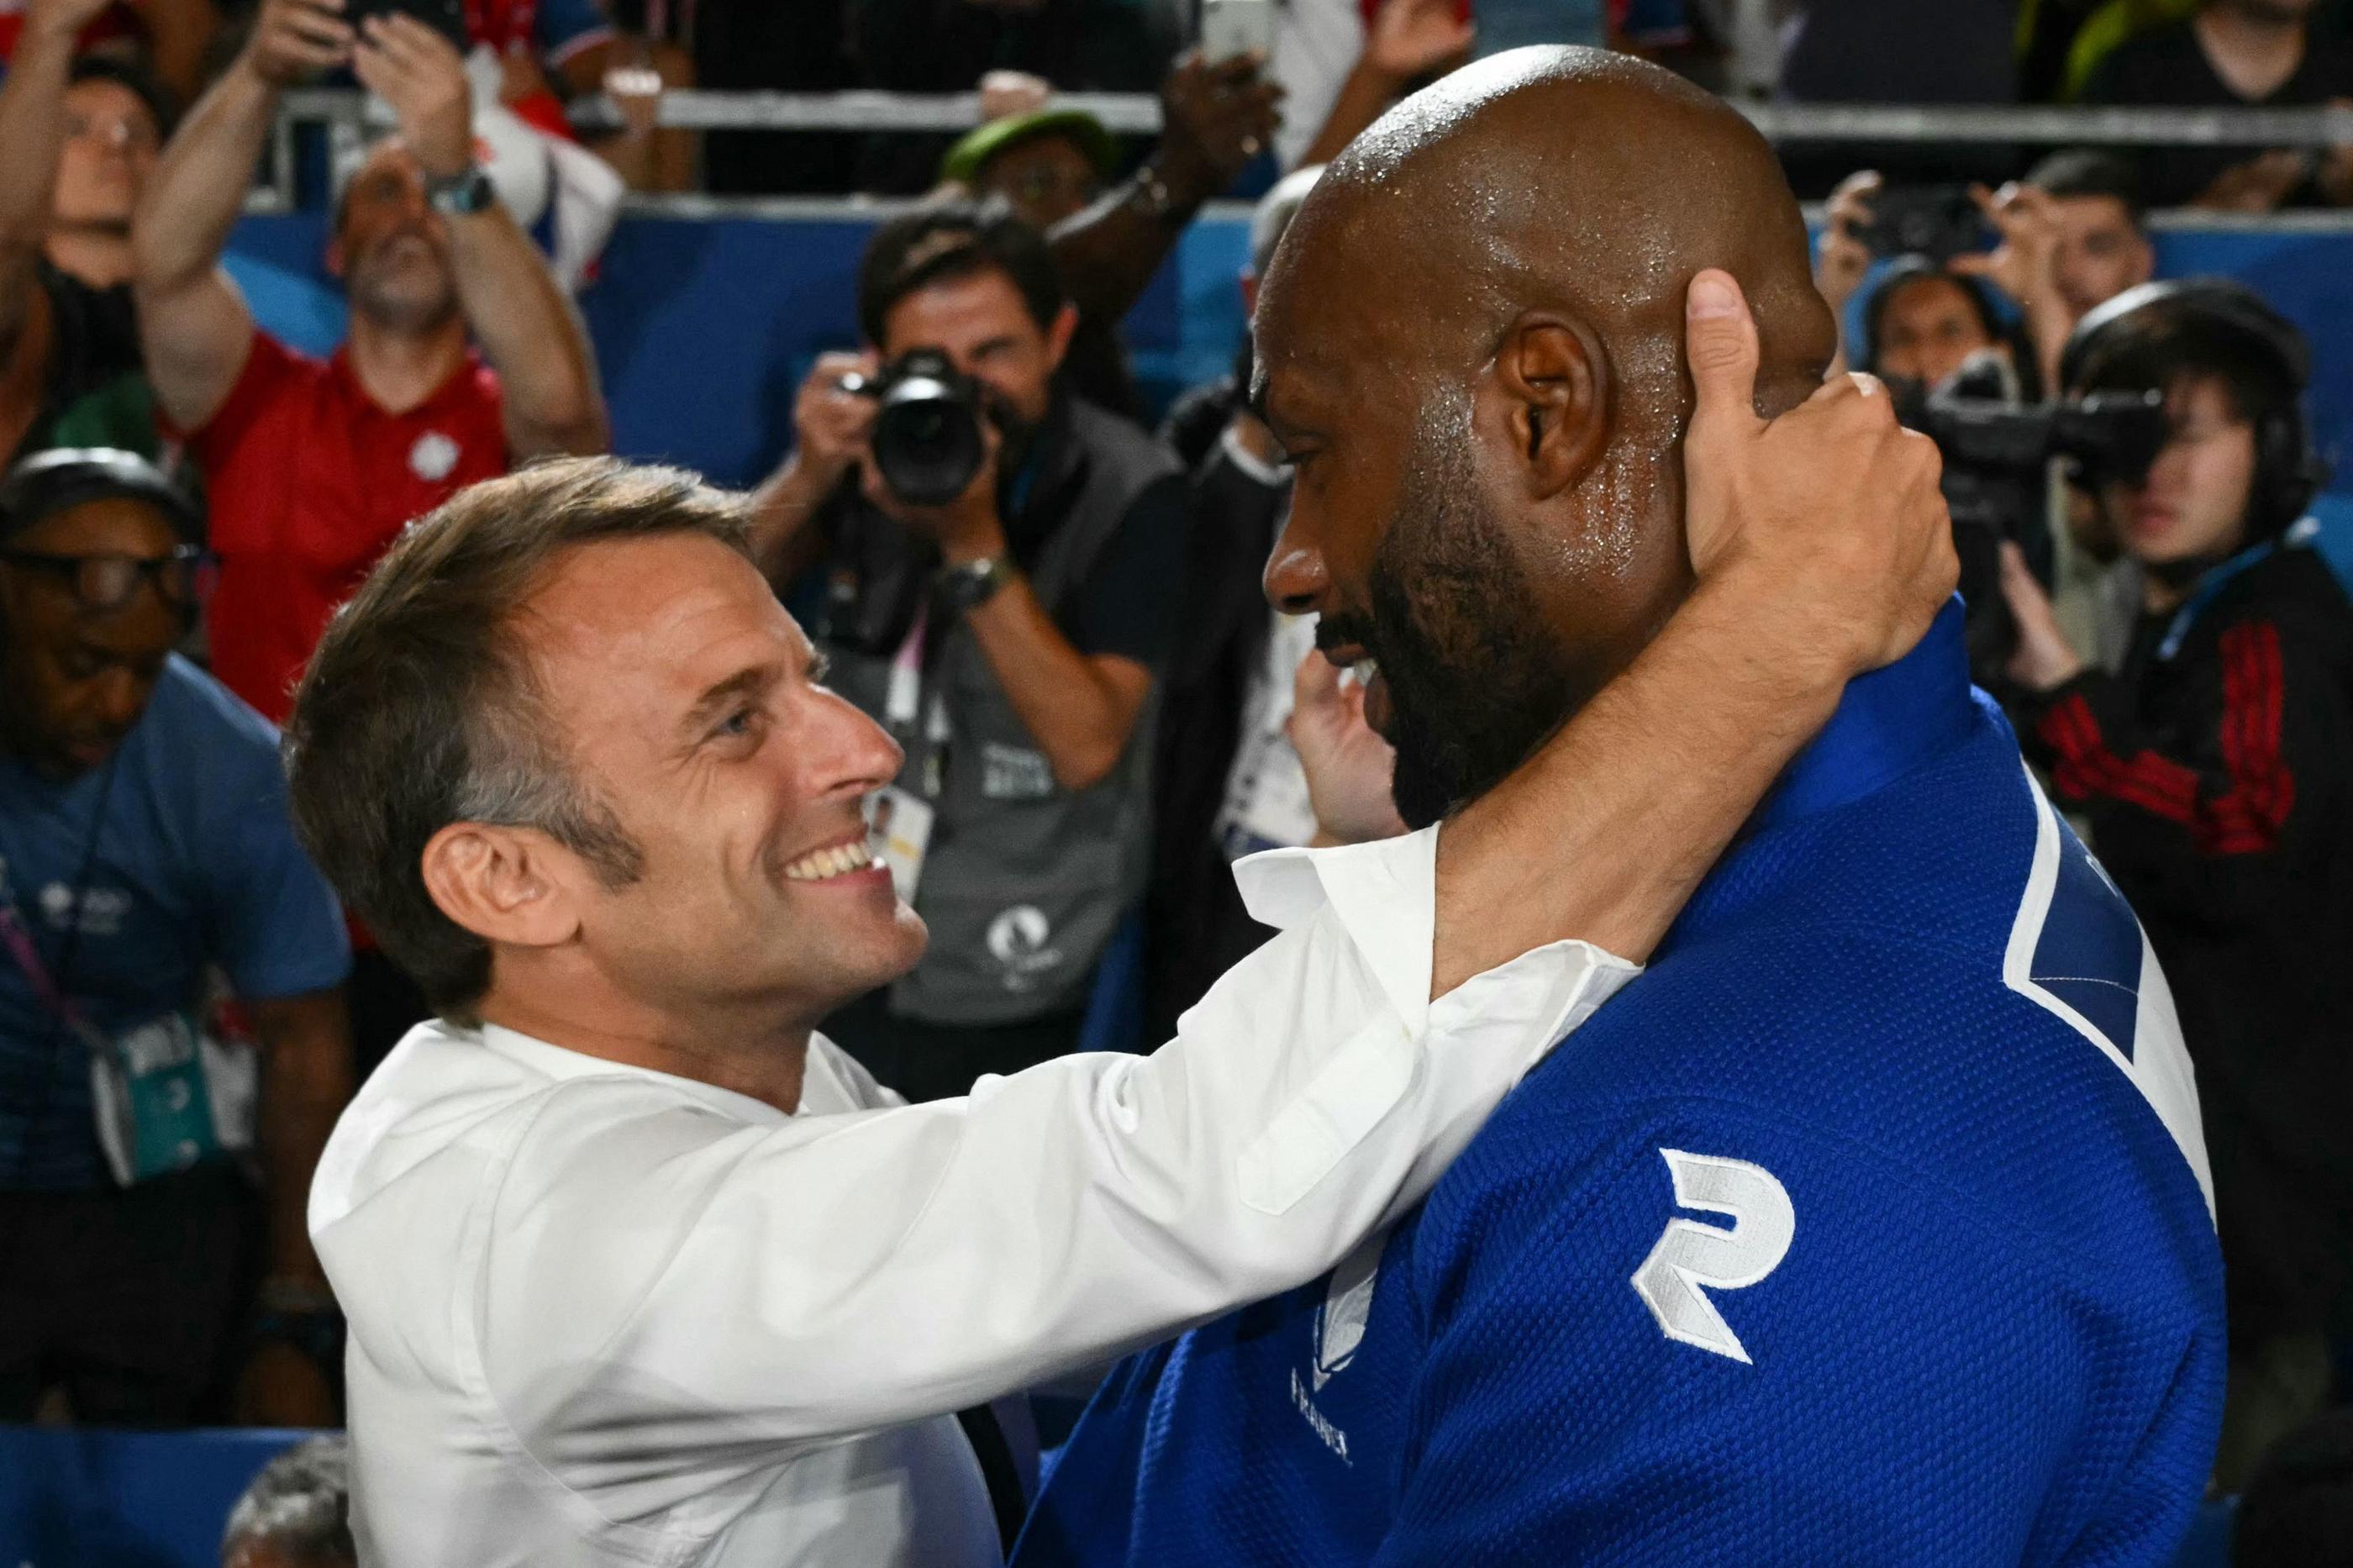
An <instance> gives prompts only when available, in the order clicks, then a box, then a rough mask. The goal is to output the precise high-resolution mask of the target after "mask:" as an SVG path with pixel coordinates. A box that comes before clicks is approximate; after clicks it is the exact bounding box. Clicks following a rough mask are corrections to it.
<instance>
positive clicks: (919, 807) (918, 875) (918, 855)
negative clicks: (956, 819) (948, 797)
mask: <svg viewBox="0 0 2353 1568" xmlns="http://www.w3.org/2000/svg"><path fill="white" fill-rule="evenodd" d="M937 816H939V808H938V807H936V806H934V805H933V804H932V803H931V802H930V801H928V800H925V799H924V798H923V796H922V795H917V794H916V793H915V792H914V791H913V790H905V789H901V788H900V787H899V786H898V785H897V784H889V785H886V786H884V787H883V788H881V789H879V790H876V791H875V792H874V793H873V794H872V795H868V796H867V797H866V837H867V844H868V846H869V847H871V849H872V851H873V853H874V855H875V858H878V859H880V860H881V862H882V864H884V865H885V866H888V867H889V868H891V886H892V890H894V891H895V892H897V893H898V895H899V897H901V898H902V899H904V900H906V901H907V902H908V903H911V904H912V903H913V902H914V901H915V888H916V884H917V883H919V882H920V881H921V880H922V879H923V851H924V850H925V849H926V848H927V847H930V845H931V842H932V823H933V821H934V819H935V818H936V817H937Z"/></svg>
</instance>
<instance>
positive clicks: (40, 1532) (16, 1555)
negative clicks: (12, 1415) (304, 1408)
mask: <svg viewBox="0 0 2353 1568" xmlns="http://www.w3.org/2000/svg"><path fill="white" fill-rule="evenodd" d="M303 1436H306V1434H304V1433H301V1432H273V1431H220V1432H211V1431H200V1432H114V1431H106V1430H102V1429H99V1428H94V1427H69V1426H0V1563H7V1564H8V1565H9V1568H18V1565H19V1564H22V1565H24V1568H216V1564H218V1563H219V1562H220V1537H221V1526H222V1525H223V1524H225V1523H227V1520H228V1510H230V1509H231V1508H233V1507H235V1506H236V1503H237V1498H238V1497H239V1496H240V1495H242V1494H243V1493H244V1491H245V1489H246V1488H247V1486H248V1485H249V1484H250V1483H251V1482H252V1480H253V1477H254V1473H255V1472H256V1471H258V1470H259V1469H260V1468H261V1467H262V1466H263V1465H265V1464H267V1463H269V1460H270V1459H271V1458H274V1457H275V1456H276V1455H277V1454H278V1453H279V1452H280V1450H281V1449H284V1448H286V1447H290V1445H292V1444H293V1443H294V1442H296V1441H297V1440H299V1439H300V1438H301V1437H303Z"/></svg>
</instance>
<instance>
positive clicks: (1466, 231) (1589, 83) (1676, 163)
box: [1259, 47, 1837, 413]
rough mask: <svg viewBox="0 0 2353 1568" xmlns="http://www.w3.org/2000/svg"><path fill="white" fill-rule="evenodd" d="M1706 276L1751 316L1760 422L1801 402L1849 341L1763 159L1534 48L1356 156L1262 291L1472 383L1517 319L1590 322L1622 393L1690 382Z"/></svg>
mask: <svg viewBox="0 0 2353 1568" xmlns="http://www.w3.org/2000/svg"><path fill="white" fill-rule="evenodd" d="M1710 267H1719V268H1724V269H1725V270H1726V271H1728V272H1730V273H1731V274H1732V275H1733V276H1734V277H1736V278H1737V279H1740V282H1741V286H1742V288H1743V289H1745V290H1746V293H1747V296H1748V299H1749V301H1750V305H1751V308H1752V309H1753V310H1755V312H1756V315H1757V330H1758V334H1759V338H1760V341H1761V347H1762V350H1763V363H1762V366H1761V369H1760V372H1759V374H1758V378H1757V384H1758V396H1759V400H1760V402H1764V403H1766V404H1767V405H1768V406H1767V410H1766V411H1767V412H1768V413H1777V412H1779V411H1780V410H1781V409H1782V408H1786V407H1788V406H1793V405H1796V404H1797V403H1799V402H1801V401H1803V400H1804V398H1805V397H1806V396H1807V395H1809V394H1810V393H1811V392H1812V391H1813V390H1814V388H1815V387H1817V386H1818V385H1820V382H1821V378H1822V372H1823V370H1824V368H1825V367H1826V366H1827V365H1828V364H1829V363H1830V361H1831V354H1832V353H1834V352H1835V350H1836V348H1837V339H1836V334H1835V327H1834V323H1833V322H1832V320H1831V313H1830V309H1829V307H1828V306H1827V305H1825V304H1824V303H1823V302H1822V300H1821V296H1820V294H1819V293H1817V292H1816V291H1815V289H1814V286H1813V278H1812V270H1811V265H1810V251H1809V248H1808V244H1807V238H1806V229H1805V223H1804V220H1803V218H1802V217H1801V216H1799V211H1798V204H1797V200H1796V198H1795V197H1794V196H1793V195H1791V194H1790V191H1789V186H1788V181H1787V180H1786V179H1785V178H1784V177H1783V175H1782V173H1781V168H1780V164H1779V163H1778V162H1777V161H1776V159H1775V158H1774V155H1773V150H1772V148H1771V147H1770V145H1768V144H1767V142H1766V141H1765V139H1764V138H1763V137H1762V136H1760V135H1758V134H1757V131H1756V129H1755V128H1754V127H1752V126H1751V125H1750V124H1749V123H1748V122H1747V121H1746V120H1744V119H1742V118H1741V117H1740V115H1739V114H1738V113H1736V112H1735V111H1734V110H1732V109H1731V107H1730V106H1728V105H1726V104H1725V102H1723V100H1719V99H1717V98H1715V97H1714V96H1712V95H1710V94H1708V93H1706V92H1704V91H1702V90H1700V89H1698V88H1695V87H1694V86H1692V85H1691V84H1690V83H1688V82H1686V81H1684V80H1683V79H1681V78H1680V77H1677V76H1675V75H1673V74H1672V73H1671V72H1669V71H1665V70H1662V69H1660V68H1658V67H1656V66H1652V65H1650V64H1647V63H1646V62H1644V61H1641V60H1638V59H1635V58H1631V57H1629V56H1626V55H1620V54H1612V53H1610V52H1609V51H1607V50H1601V49H1584V48H1569V47H1542V48H1525V49H1514V50H1512V51H1510V52H1508V53H1505V54H1502V55H1497V56H1494V57H1492V58H1488V59H1485V60H1482V61H1480V62H1479V63H1478V64H1476V65H1473V66H1471V67H1469V68H1465V69H1462V70H1459V71H1456V72H1455V73H1453V74H1452V75H1451V76H1449V77H1447V78H1445V79H1442V80H1440V81H1439V82H1437V83H1436V84H1434V85H1433V86H1431V87H1430V88H1429V89H1425V90H1424V91H1421V92H1419V93H1416V94H1414V95H1413V96H1412V97H1411V98H1409V99H1407V100H1405V101H1404V102H1402V103H1400V104H1398V106H1397V107H1396V108H1394V109H1392V110H1390V111H1389V112H1388V114H1387V115H1385V116H1383V117H1382V118H1381V120H1380V121H1378V122H1377V123H1376V124H1375V125H1374V126H1373V127H1372V128H1371V129H1370V130H1368V131H1366V132H1365V133H1364V134H1363V135H1362V136H1359V137H1358V138H1357V139H1356V141H1355V142H1351V143H1350V144H1349V146H1348V148H1347V150H1346V151H1345V153H1342V154H1341V155H1340V156H1339V157H1338V158H1337V159H1335V161H1334V162H1333V163H1332V165H1331V167H1330V168H1329V169H1328V170H1327V171H1326V172H1325V174H1324V178H1323V180H1322V181H1321V182H1320V183H1319V184H1317V185H1316V186H1315V188H1314V191H1313V192H1312V193H1311V194H1310V195H1309V197H1308V199H1307V200H1306V201H1305V202H1304V203H1303V205H1302V206H1301V208H1300V212H1299V215H1298V217H1297V219H1296V220H1295V222H1294V224H1293V228H1292V230H1291V232H1290V233H1289V234H1288V235H1286V236H1285V243H1284V244H1283V246H1282V247H1281V248H1280V249H1279V250H1278V252H1277V254H1276V259H1275V262H1274V264H1273V265H1272V266H1271V267H1270V268H1268V272H1269V276H1268V279H1267V280H1266V283H1265V287H1264V292H1265V293H1266V295H1267V296H1269V303H1270V305H1271V306H1275V305H1277V304H1278V303H1279V301H1280V297H1281V295H1282V292H1283V289H1284V287H1285V284H1286V282H1289V283H1291V284H1293V285H1296V286H1299V287H1302V288H1304V289H1308V290H1310V291H1313V292H1316V293H1322V292H1324V290H1326V289H1338V290H1340V291H1341V292H1342V293H1343V294H1345V295H1360V296H1363V297H1366V298H1368V299H1373V300H1382V301H1385V302H1387V303H1388V304H1389V305H1390V306H1392V307H1394V308H1396V310H1397V312H1398V321H1396V326H1397V328H1398V331H1397V332H1396V334H1395V337H1396V342H1395V343H1394V347H1395V349H1396V350H1398V351H1399V352H1398V354H1397V355H1396V356H1395V357H1392V358H1391V360H1390V363H1392V364H1396V363H1399V362H1400V361H1402V363H1410V364H1413V365H1416V366H1417V367H1420V368H1426V369H1427V370H1428V371H1429V372H1430V373H1431V374H1437V375H1440V376H1443V375H1446V374H1450V373H1451V374H1457V375H1465V376H1467V375H1468V374H1471V373H1472V371H1474V370H1475V368H1476V366H1477V364H1478V363H1480V362H1482V361H1483V360H1484V359H1485V358H1486V357H1487V355H1488V354H1490V353H1493V349H1494V347H1495V344H1496V342H1497V340H1498V338H1499V337H1500V335H1501V334H1502V332H1503V331H1504V329H1505V328H1506V327H1507V326H1508V325H1509V323H1510V322H1511V321H1513V319H1514V317H1516V316H1517V315H1519V314H1521V313H1522V312H1524V311H1527V310H1555V311H1560V312H1564V313H1567V314H1572V315H1574V316H1576V317H1577V318H1578V319H1579V320H1581V321H1584V322H1586V323H1587V324H1588V325H1589V326H1590V327H1591V328H1592V329H1593V330H1594V331H1595V332H1596V333H1597V334H1598V335H1599V337H1600V338H1601V340H1602V342H1603V345H1604V346H1605V347H1606V348H1607V349H1608V350H1609V353H1610V354H1611V357H1612V360H1613V362H1618V363H1617V365H1616V368H1618V370H1619V374H1620V377H1621V378H1622V379H1623V380H1624V381H1627V382H1636V383H1639V382H1643V381H1648V380H1651V379H1672V380H1678V381H1679V380H1681V379H1682V370H1681V359H1680V355H1681V346H1682V342H1683V290H1684V289H1685V288H1686V286H1688V284H1689V283H1690V281H1691V279H1692V278H1693V276H1694V274H1695V273H1697V272H1699V271H1700V270H1702V269H1703V268H1710ZM1282 324H1283V323H1282V322H1281V321H1276V322H1274V323H1272V326H1273V327H1274V328H1275V329H1276V330H1277V331H1276V335H1277V336H1278V338H1279V337H1280V335H1281V334H1280V328H1281V326H1282ZM1259 346H1260V349H1261V353H1265V352H1266V351H1267V350H1268V349H1269V348H1270V346H1272V347H1274V348H1277V349H1280V348H1284V347H1288V346H1291V345H1289V344H1288V343H1286V342H1280V341H1278V342H1275V343H1273V344H1272V345H1270V343H1269V342H1264V341H1262V342H1261V343H1260V345H1259Z"/></svg>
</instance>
